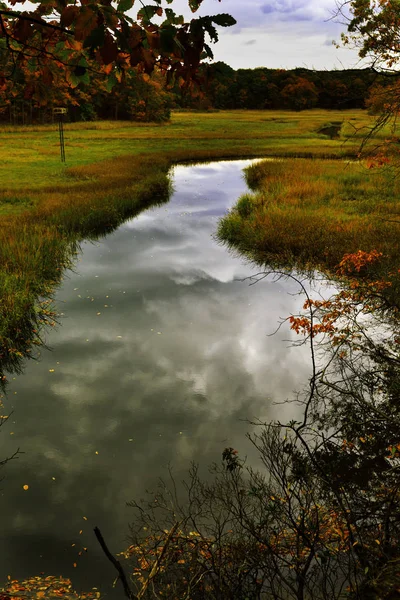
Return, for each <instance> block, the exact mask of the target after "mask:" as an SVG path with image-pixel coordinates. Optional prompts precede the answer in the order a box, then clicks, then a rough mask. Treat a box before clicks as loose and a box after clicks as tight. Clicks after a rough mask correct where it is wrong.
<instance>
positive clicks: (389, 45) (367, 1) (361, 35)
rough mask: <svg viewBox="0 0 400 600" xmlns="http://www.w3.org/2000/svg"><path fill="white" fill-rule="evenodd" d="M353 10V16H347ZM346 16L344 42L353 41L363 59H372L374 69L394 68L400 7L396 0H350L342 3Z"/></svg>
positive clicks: (351, 42)
mask: <svg viewBox="0 0 400 600" xmlns="http://www.w3.org/2000/svg"><path fill="white" fill-rule="evenodd" d="M348 10H350V17H347V15H344V13H345V11H348ZM339 14H341V15H342V16H346V20H347V21H348V33H347V34H343V35H342V41H343V42H344V44H347V45H348V44H353V45H355V46H356V47H357V48H358V49H359V55H360V57H361V58H369V59H370V60H371V61H372V64H373V66H374V68H376V69H380V70H383V71H395V69H396V65H397V63H398V60H399V50H400V46H399V28H400V9H399V5H398V2H396V1H395V0H350V1H348V2H344V3H343V4H341V5H339Z"/></svg>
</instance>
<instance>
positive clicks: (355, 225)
mask: <svg viewBox="0 0 400 600" xmlns="http://www.w3.org/2000/svg"><path fill="white" fill-rule="evenodd" d="M246 178H247V181H248V183H249V185H250V187H251V189H252V190H254V193H253V194H246V195H244V196H242V197H241V198H240V199H239V200H238V202H237V204H236V206H235V207H234V208H233V209H232V210H231V212H230V213H229V214H228V215H227V216H226V217H224V218H223V219H222V220H221V221H220V224H219V229H218V237H219V239H220V240H221V241H222V242H224V243H226V244H227V245H228V246H229V247H231V248H234V249H235V250H238V251H240V252H241V253H244V254H246V255H247V256H249V257H250V258H252V259H255V260H256V261H257V262H258V263H260V264H264V265H265V264H268V265H272V266H275V267H280V268H282V267H289V268H295V269H300V270H305V271H312V270H314V269H320V270H322V271H324V272H325V273H328V274H330V275H332V274H335V272H336V267H337V265H338V264H339V262H340V261H341V259H342V258H343V255H344V254H345V253H355V252H358V250H362V251H365V252H370V251H371V250H377V251H378V252H381V253H382V254H383V257H382V259H381V260H380V261H379V262H378V263H376V264H375V263H374V264H373V265H371V268H370V271H369V272H368V273H367V272H365V271H363V276H364V277H367V278H369V279H370V280H378V279H383V280H387V279H388V278H390V280H391V285H390V286H389V287H388V288H387V289H386V291H385V294H386V298H387V300H389V301H390V303H391V305H392V306H400V301H399V299H400V276H399V273H398V268H399V262H398V261H399V259H398V257H399V254H400V235H399V234H400V182H399V181H398V179H397V178H396V177H394V175H393V173H392V172H391V171H389V170H387V169H386V170H382V169H367V168H366V167H365V166H364V165H363V164H362V163H356V162H349V161H347V163H346V162H345V161H340V162H339V161H333V160H324V161H322V160H319V159H314V160H305V159H286V160H284V161H276V162H270V161H269V162H261V163H257V164H255V165H253V166H251V167H249V168H248V169H247V171H246Z"/></svg>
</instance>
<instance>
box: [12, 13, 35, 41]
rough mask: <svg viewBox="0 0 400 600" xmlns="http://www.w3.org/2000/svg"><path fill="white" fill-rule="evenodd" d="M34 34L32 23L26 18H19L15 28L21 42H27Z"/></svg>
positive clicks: (16, 35) (15, 33) (15, 34)
mask: <svg viewBox="0 0 400 600" xmlns="http://www.w3.org/2000/svg"><path fill="white" fill-rule="evenodd" d="M31 34H32V25H31V24H30V23H29V21H27V20H26V19H18V21H17V23H16V25H15V28H14V36H15V38H16V39H17V40H18V41H19V42H22V43H24V42H26V41H27V39H28V38H29V37H30V36H31Z"/></svg>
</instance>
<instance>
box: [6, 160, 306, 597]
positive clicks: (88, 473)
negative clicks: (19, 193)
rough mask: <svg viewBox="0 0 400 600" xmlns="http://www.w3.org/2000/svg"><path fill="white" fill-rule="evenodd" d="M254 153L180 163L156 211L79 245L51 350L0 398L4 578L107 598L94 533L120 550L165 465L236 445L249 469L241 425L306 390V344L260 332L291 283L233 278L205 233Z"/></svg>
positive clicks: (242, 265)
mask: <svg viewBox="0 0 400 600" xmlns="http://www.w3.org/2000/svg"><path fill="white" fill-rule="evenodd" d="M250 162H251V161H232V162H219V163H211V164H202V165H197V166H177V167H175V168H174V170H173V172H172V178H173V186H174V192H173V194H172V196H171V200H170V202H169V203H168V204H165V205H162V206H158V207H155V208H153V209H149V210H147V211H145V212H143V213H142V214H140V215H139V216H138V217H136V218H135V219H132V220H129V221H127V222H126V223H124V224H123V225H122V226H121V227H119V228H118V229H117V230H116V231H115V232H114V233H112V234H110V235H108V236H106V237H104V238H103V239H101V240H99V241H98V242H96V243H92V242H84V243H83V244H82V246H81V252H80V255H79V257H78V260H77V262H76V267H75V269H74V271H69V272H68V273H67V274H66V275H65V277H64V280H63V284H62V285H61V286H60V288H59V289H58V290H57V293H56V296H55V305H56V308H57V311H58V312H59V314H60V318H59V321H60V324H59V325H58V326H57V327H56V328H55V329H53V330H51V331H49V332H48V333H47V334H46V342H47V344H48V346H49V347H48V348H42V349H41V352H40V356H39V357H38V360H31V361H29V362H28V363H27V364H26V367H25V370H24V373H23V374H22V375H20V376H18V377H15V378H13V379H12V381H11V383H10V385H9V388H8V394H7V397H6V399H5V409H6V411H9V410H12V411H13V413H12V415H11V417H10V418H9V420H8V422H7V423H6V424H5V425H4V426H3V427H2V428H1V431H0V440H1V444H0V450H1V455H0V457H1V458H3V457H5V456H7V455H10V454H11V453H13V452H14V451H15V450H16V449H17V448H20V449H21V451H22V452H23V454H21V455H20V456H19V458H18V459H16V460H13V461H11V462H9V463H8V464H7V465H6V466H5V468H4V469H3V470H2V476H3V477H4V479H3V481H2V484H1V492H0V493H1V495H0V506H1V514H2V515H3V518H2V536H1V541H0V544H1V548H0V553H1V557H2V560H1V561H0V581H5V580H6V578H7V575H11V576H12V577H13V578H14V577H15V578H24V577H29V576H32V575H38V574H40V573H45V574H46V575H47V574H53V575H59V574H62V575H63V576H65V577H71V578H72V580H73V583H74V587H75V588H76V589H89V588H91V587H92V586H97V587H99V588H100V589H104V590H105V591H108V592H110V587H109V586H110V584H111V583H112V581H113V580H114V579H115V576H116V572H115V571H114V569H113V567H112V565H111V564H110V563H109V562H108V561H107V559H106V557H105V556H104V555H103V553H102V551H101V549H100V548H99V547H98V544H97V541H96V540H95V537H94V534H93V527H94V526H96V525H97V526H98V527H99V528H100V529H101V531H102V533H103V535H104V537H105V539H106V541H107V543H108V545H109V547H110V549H111V550H112V551H113V552H118V551H121V550H122V549H123V548H125V547H126V546H127V545H128V544H129V542H128V541H127V535H128V533H129V531H128V523H129V521H130V520H131V518H132V508H129V507H127V506H126V502H128V501H130V500H131V499H133V498H135V499H139V498H140V497H141V496H143V494H144V491H145V489H152V488H155V487H156V484H157V480H158V478H159V477H165V478H166V477H167V476H168V465H169V464H171V466H172V468H173V471H174V473H175V477H176V479H177V480H178V481H179V480H181V479H182V478H183V477H184V475H185V473H186V472H187V470H188V468H189V466H190V462H191V461H198V462H200V463H201V465H202V468H204V472H205V473H207V469H206V466H207V465H208V464H210V463H211V462H212V461H219V460H220V457H221V453H222V451H223V449H224V448H225V447H227V446H232V447H234V448H236V449H237V450H238V451H239V453H240V455H241V456H247V457H248V461H249V463H250V464H252V465H254V466H255V467H257V466H258V464H259V463H258V459H257V454H256V453H255V451H254V449H253V447H252V446H251V444H250V442H249V441H248V440H247V439H246V437H245V434H246V432H248V431H251V430H252V426H250V425H249V423H247V422H246V420H252V419H255V418H260V419H262V420H271V419H280V420H281V421H284V420H285V419H289V418H290V416H292V415H293V410H294V408H293V406H292V405H288V404H274V402H281V401H284V400H286V398H291V397H292V396H293V391H294V390H296V389H297V390H298V389H300V388H302V386H303V385H304V383H305V382H306V380H307V375H308V373H309V368H310V365H309V353H308V350H307V348H305V347H302V348H293V347H292V346H290V344H288V343H287V342H285V341H284V340H287V338H288V337H290V334H289V332H288V328H287V327H286V328H285V327H284V328H282V329H281V330H280V331H279V332H278V333H277V334H276V335H274V336H272V337H269V336H268V334H271V333H272V332H273V331H274V330H275V329H276V326H277V323H278V321H279V319H280V318H281V317H286V316H287V315H289V314H290V313H292V312H297V311H298V310H299V308H300V307H301V303H302V301H301V298H300V299H299V297H298V296H293V295H291V293H293V292H297V291H298V289H297V287H296V286H295V284H294V283H293V282H291V281H287V280H286V281H283V280H280V281H278V282H275V283H273V282H272V281H269V280H264V281H263V282H260V283H258V284H257V285H254V286H249V282H248V281H243V279H244V278H246V277H249V276H250V275H251V274H254V273H256V272H257V271H259V268H258V267H257V266H254V265H252V264H250V263H249V262H246V261H245V260H244V259H243V258H241V257H238V256H234V255H232V254H231V253H229V252H228V251H227V250H226V248H224V247H222V246H221V245H219V244H218V243H217V242H216V241H215V239H214V237H213V235H214V233H215V230H216V227H217V222H218V219H219V218H220V217H221V216H222V215H223V214H224V213H225V212H226V211H227V210H228V209H229V207H231V206H232V205H233V204H234V203H235V201H236V200H237V198H238V197H239V196H240V195H241V194H242V193H244V192H245V191H246V184H245V181H244V179H243V172H242V169H243V168H244V167H245V166H246V165H248V164H250ZM288 292H289V293H288ZM26 485H27V486H29V489H27V490H24V489H23V486H26ZM83 548H87V552H86V551H83V553H82V554H81V555H79V552H81V551H82V549H83ZM74 563H76V565H77V566H76V567H74ZM108 597H122V591H120V590H118V593H116V592H115V591H114V592H112V591H111V592H110V595H109V596H108Z"/></svg>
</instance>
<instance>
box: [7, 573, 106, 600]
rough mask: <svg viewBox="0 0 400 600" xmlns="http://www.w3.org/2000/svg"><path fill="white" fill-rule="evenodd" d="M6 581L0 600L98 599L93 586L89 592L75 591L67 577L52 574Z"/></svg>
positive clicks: (98, 594)
mask: <svg viewBox="0 0 400 600" xmlns="http://www.w3.org/2000/svg"><path fill="white" fill-rule="evenodd" d="M8 579H9V581H8V583H7V584H6V585H5V586H3V587H1V588H0V598H1V600H11V599H12V598H32V600H33V599H39V598H42V599H43V600H47V599H50V598H53V599H56V598H63V599H64V600H98V599H100V592H98V591H97V589H96V588H94V589H93V590H92V591H90V592H76V591H75V590H74V589H73V588H72V583H71V581H70V580H69V579H65V578H63V577H53V576H50V575H49V576H47V577H45V576H39V575H38V576H35V577H30V578H29V579H25V580H23V581H19V580H18V579H12V578H11V577H9V578H8Z"/></svg>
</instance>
